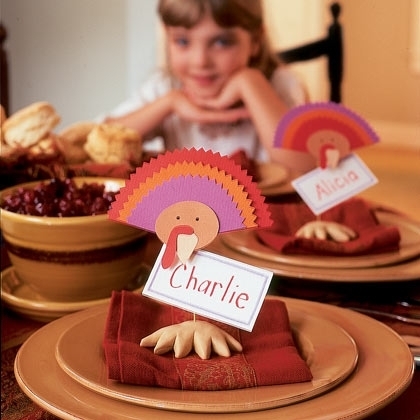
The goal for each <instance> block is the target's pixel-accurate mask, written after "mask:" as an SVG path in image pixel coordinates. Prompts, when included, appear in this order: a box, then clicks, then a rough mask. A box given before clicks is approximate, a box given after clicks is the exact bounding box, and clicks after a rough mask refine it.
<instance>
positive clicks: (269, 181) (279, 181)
mask: <svg viewBox="0 0 420 420" xmlns="http://www.w3.org/2000/svg"><path fill="white" fill-rule="evenodd" d="M258 171H259V173H260V177H261V181H260V182H258V184H257V185H258V188H259V190H260V191H261V194H262V195H264V196H266V197H270V196H273V195H282V194H290V193H293V192H296V191H295V189H294V187H293V185H292V184H291V181H292V180H293V179H295V178H297V177H298V176H299V175H302V174H301V173H300V172H296V171H289V170H288V169H287V168H286V167H284V166H282V165H280V164H278V163H274V162H265V163H259V164H258Z"/></svg>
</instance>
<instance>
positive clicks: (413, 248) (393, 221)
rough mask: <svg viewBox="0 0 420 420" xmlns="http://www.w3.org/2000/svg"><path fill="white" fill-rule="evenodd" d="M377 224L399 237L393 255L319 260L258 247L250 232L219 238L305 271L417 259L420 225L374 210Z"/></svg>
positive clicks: (248, 252)
mask: <svg viewBox="0 0 420 420" xmlns="http://www.w3.org/2000/svg"><path fill="white" fill-rule="evenodd" d="M375 215H376V216H377V218H378V221H379V222H380V223H381V224H383V225H385V226H396V227H397V228H398V229H399V231H400V235H401V242H400V249H399V250H398V251H395V252H384V253H379V254H369V255H361V256H360V255H358V256H322V255H291V254H282V253H280V252H277V251H275V250H273V249H272V248H270V247H269V246H267V245H265V244H264V243H262V242H261V241H260V240H259V239H258V237H257V234H256V232H255V231H254V230H249V229H245V230H239V231H234V232H229V233H225V234H223V235H220V239H221V241H222V242H223V243H224V245H226V246H228V247H229V248H231V249H233V250H235V251H238V252H240V253H242V254H245V255H249V256H251V257H255V258H258V259H262V260H267V261H270V262H274V263H280V264H289V265H295V266H298V267H299V268H300V267H302V266H305V267H317V268H318V267H320V268H326V267H334V268H346V269H347V268H351V269H354V268H365V267H368V268H369V267H378V266H384V265H391V264H396V263H400V262H402V261H405V260H408V259H410V258H413V257H416V256H419V255H420V223H419V222H415V221H413V220H411V219H407V218H405V217H403V216H401V215H399V214H395V213H390V212H386V211H380V210H376V211H375Z"/></svg>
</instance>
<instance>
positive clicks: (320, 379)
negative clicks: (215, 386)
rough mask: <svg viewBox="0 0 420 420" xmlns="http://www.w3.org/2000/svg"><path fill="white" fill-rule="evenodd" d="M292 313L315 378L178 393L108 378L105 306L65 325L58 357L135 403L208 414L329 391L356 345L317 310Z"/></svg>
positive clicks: (345, 371)
mask: <svg viewBox="0 0 420 420" xmlns="http://www.w3.org/2000/svg"><path fill="white" fill-rule="evenodd" d="M289 312H290V314H289V315H290V318H291V326H292V328H293V330H294V332H295V336H296V339H297V343H298V346H299V348H300V349H301V354H302V355H303V357H304V358H305V360H306V361H307V363H308V365H309V367H310V369H311V372H312V375H313V380H312V381H311V382H304V383H298V384H291V385H287V384H286V385H279V386H268V387H264V388H257V389H253V388H247V389H240V390H234V391H223V392H215V391H211V392H198V391H195V392H186V391H184V392H180V391H179V390H169V389H162V388H150V387H142V386H133V385H124V384H121V383H119V382H115V381H109V380H108V379H107V376H106V367H105V363H104V359H103V350H102V346H101V343H102V340H103V331H104V324H105V318H106V312H105V311H104V312H103V313H101V314H99V315H97V316H94V317H90V318H84V319H82V320H81V321H80V322H79V323H78V324H75V325H73V326H72V327H70V328H69V329H67V331H65V332H64V333H63V335H62V336H61V337H60V339H59V340H58V343H57V350H56V358H57V361H58V364H59V365H60V366H61V367H62V369H63V370H64V371H65V372H67V373H68V374H69V375H70V376H71V377H72V378H73V379H74V380H76V381H77V382H79V383H80V384H82V385H84V386H86V387H87V388H89V389H91V390H92V391H94V392H97V393H99V394H103V395H106V396H108V397H112V398H116V399H119V400H122V401H126V402H130V403H133V404H139V405H145V406H149V407H160V408H163V409H167V410H180V411H188V412H208V413H217V412H242V411H250V410H251V411H255V410H257V409H259V410H262V409H267V408H274V407H280V406H284V405H288V404H293V403H296V402H298V401H303V400H305V399H308V398H312V397H314V396H316V395H319V394H321V393H323V392H327V391H328V390H330V389H331V388H333V387H334V386H336V385H337V384H339V383H340V382H341V381H343V380H344V379H345V378H347V376H348V375H349V374H350V373H351V372H352V371H353V369H354V367H355V366H356V362H357V348H356V345H355V343H354V341H353V339H352V338H351V337H350V336H349V335H348V334H347V333H346V332H345V331H344V330H343V329H342V328H341V327H339V326H337V325H336V324H334V323H331V322H330V321H327V320H325V319H322V318H320V317H317V316H314V315H309V314H305V315H304V316H302V315H301V313H299V312H295V311H293V309H292V310H290V311H289ZM87 349H89V351H87Z"/></svg>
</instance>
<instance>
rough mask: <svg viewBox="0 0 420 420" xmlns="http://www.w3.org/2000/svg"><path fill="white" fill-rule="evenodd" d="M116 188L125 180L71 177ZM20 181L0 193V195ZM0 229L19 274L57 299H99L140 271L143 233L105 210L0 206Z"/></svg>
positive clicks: (143, 241) (24, 280)
mask: <svg viewBox="0 0 420 420" xmlns="http://www.w3.org/2000/svg"><path fill="white" fill-rule="evenodd" d="M74 179H75V181H76V184H77V185H82V184H83V183H84V182H87V183H89V182H95V183H100V184H105V186H106V189H107V190H111V189H112V190H114V191H115V190H118V189H119V188H120V187H121V186H122V185H124V180H121V179H109V178H99V177H98V178H96V177H95V178H93V177H92V178H74ZM37 184H39V181H36V182H30V183H26V184H20V185H18V186H14V187H11V188H7V189H5V190H3V191H1V192H0V199H1V200H2V198H3V197H4V196H5V195H7V194H9V193H10V192H11V191H12V190H14V189H15V188H18V187H32V186H35V185H37ZM1 230H2V235H3V238H4V240H5V244H6V249H7V252H8V255H9V257H10V260H11V262H12V264H13V266H14V269H15V272H16V275H17V276H18V277H19V279H20V280H21V281H22V282H24V283H25V284H27V285H28V286H29V287H31V288H32V289H33V290H34V291H35V292H37V293H38V294H39V295H41V296H42V297H44V298H45V299H48V300H52V301H56V302H70V301H73V302H74V301H84V300H92V299H101V298H104V297H107V296H109V295H110V294H111V292H112V290H121V289H123V288H124V287H125V286H126V285H127V284H130V283H131V282H133V280H135V278H136V277H137V276H138V275H139V274H140V272H141V268H142V259H143V256H144V250H145V237H146V233H145V232H144V231H142V230H140V229H136V228H134V227H131V226H128V225H124V224H121V223H117V222H114V221H111V220H109V219H108V216H107V215H106V214H104V215H96V216H79V217H41V216H28V215H22V214H17V213H13V212H10V211H6V210H4V209H1Z"/></svg>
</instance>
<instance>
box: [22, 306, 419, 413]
mask: <svg viewBox="0 0 420 420" xmlns="http://www.w3.org/2000/svg"><path fill="white" fill-rule="evenodd" d="M282 300H283V301H284V302H285V303H286V306H287V308H288V310H290V311H291V312H292V313H295V314H297V313H301V316H303V317H304V316H305V314H308V315H313V316H318V317H321V318H323V319H327V320H329V321H331V322H333V323H336V324H337V325H339V326H340V327H341V328H343V329H344V330H346V331H347V332H348V333H349V334H350V335H351V336H352V337H353V338H354V340H355V342H356V345H357V347H358V354H359V359H358V365H357V369H356V370H355V371H354V372H353V374H352V375H351V376H350V377H349V378H348V379H347V380H346V381H344V382H342V383H341V384H340V385H339V386H337V387H335V388H333V389H332V390H331V391H330V392H327V393H325V394H322V395H320V396H318V397H316V398H312V399H309V400H306V401H303V402H299V403H296V404H291V405H287V406H284V407H280V408H274V409H271V410H263V411H256V412H249V413H226V414H222V413H220V414H218V415H217V418H218V419H219V420H251V419H252V420H277V419H279V418H287V419H288V420H293V419H295V420H298V419H299V420H301V419H303V418H310V419H311V420H325V419H326V418H346V419H347V420H350V419H361V418H364V417H367V416H368V415H370V414H372V413H374V412H375V411H377V410H379V409H381V408H383V407H384V406H385V405H387V404H388V403H390V402H391V401H393V400H394V399H395V398H397V397H398V396H399V395H400V394H401V393H402V392H403V391H404V390H405V389H406V388H407V387H408V385H409V384H410V382H411V379H412V375H413V368H414V367H413V359H412V355H411V353H410V351H409V349H408V347H407V345H406V344H405V343H404V342H403V340H402V339H401V338H400V337H399V336H398V335H397V334H396V333H395V332H393V331H392V330H391V329H390V328H388V327H386V326H384V325H383V324H381V323H380V322H378V321H375V320H374V319H372V318H368V317H367V316H364V315H361V314H358V313H355V312H352V311H349V310H347V309H343V308H337V307H334V306H330V305H325V304H320V303H315V302H309V301H302V300H295V299H289V298H282ZM103 311H104V306H99V307H94V308H91V309H88V310H86V311H82V312H78V313H76V314H72V315H68V316H66V317H63V318H61V319H58V320H56V321H54V322H52V323H51V324H49V325H47V326H45V327H44V328H42V329H40V330H38V331H37V332H36V333H35V334H33V335H32V336H31V337H30V338H29V339H28V340H27V341H26V342H25V343H24V344H23V346H22V347H21V348H20V350H19V352H18V354H17V357H16V360H15V376H16V379H17V381H18V384H19V386H20V387H21V388H22V390H23V391H24V392H25V393H26V394H27V395H28V396H29V398H31V399H32V400H33V401H34V402H35V403H37V404H38V405H40V406H41V407H42V408H44V409H45V410H47V411H49V412H50V413H52V414H55V415H57V416H59V417H61V418H63V419H72V420H73V419H74V418H75V417H77V418H85V419H87V418H89V419H91V420H100V419H103V418H105V417H106V418H118V419H121V420H126V419H127V420H128V419H131V420H133V419H140V418H141V419H142V420H155V419H156V418H157V417H159V416H162V417H164V418H165V420H185V419H190V420H195V419H197V420H203V418H205V417H206V415H205V414H202V413H185V412H179V411H162V410H158V409H157V408H150V407H144V406H140V405H137V404H131V403H127V402H124V401H119V400H116V399H114V398H108V397H106V396H104V395H101V394H99V393H97V392H94V391H92V390H90V389H88V388H86V387H84V386H82V385H80V384H79V383H78V382H76V381H74V380H73V379H72V378H71V377H70V376H69V375H67V374H66V373H65V372H64V371H63V370H62V369H61V367H60V366H59V365H58V363H57V361H56V359H55V351H56V348H57V342H58V340H59V337H60V336H61V334H62V333H63V331H66V330H67V329H69V328H71V327H72V326H73V325H75V324H78V323H80V321H81V320H82V319H86V318H88V317H91V316H97V315H99V314H101V313H103ZM378 343H380V345H379V344H378ZM102 374H103V372H98V375H102ZM263 388H268V387H263ZM154 390H156V388H154ZM182 393H184V392H183V391H182ZM223 395H224V392H220V393H218V396H219V397H220V398H222V397H223ZM213 398H214V396H213ZM349 401H351V404H349ZM213 416H214V414H209V415H208V418H213Z"/></svg>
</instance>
